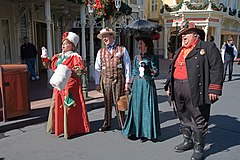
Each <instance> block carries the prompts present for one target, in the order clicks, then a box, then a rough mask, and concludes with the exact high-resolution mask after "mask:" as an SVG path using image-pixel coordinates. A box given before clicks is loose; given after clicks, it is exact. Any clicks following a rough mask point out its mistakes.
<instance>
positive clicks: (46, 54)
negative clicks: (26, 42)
mask: <svg viewBox="0 0 240 160" xmlns="http://www.w3.org/2000/svg"><path fill="white" fill-rule="evenodd" d="M41 49H42V54H41V58H47V57H48V52H47V48H45V47H44V46H43V47H42V48H41Z"/></svg>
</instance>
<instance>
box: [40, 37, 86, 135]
mask: <svg viewBox="0 0 240 160" xmlns="http://www.w3.org/2000/svg"><path fill="white" fill-rule="evenodd" d="M78 41H79V36H78V35H76V34H75V33H73V32H65V33H64V34H63V36H62V53H59V54H56V55H54V56H53V57H52V59H51V62H50V60H48V57H47V56H46V55H45V54H46V53H44V52H43V53H42V56H41V57H42V60H43V64H44V66H45V67H47V68H51V69H52V70H53V71H54V73H53V75H52V77H51V79H50V84H51V85H52V86H53V87H54V88H53V98H52V104H51V106H50V111H49V117H48V124H47V131H48V132H50V133H54V134H55V135H56V136H60V135H62V134H63V135H64V138H69V137H70V136H73V135H76V134H84V133H88V132H90V126H89V120H88V115H87V111H86V105H85V101H84V98H83V94H82V85H81V78H80V77H81V75H82V74H85V67H84V61H83V60H82V58H81V56H80V55H79V54H78V53H76V52H74V50H75V48H76V46H77V44H78Z"/></svg>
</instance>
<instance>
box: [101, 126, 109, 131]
mask: <svg viewBox="0 0 240 160" xmlns="http://www.w3.org/2000/svg"><path fill="white" fill-rule="evenodd" d="M110 128H111V127H110V126H102V127H101V128H99V130H98V131H99V132H104V131H108V130H109V129H110Z"/></svg>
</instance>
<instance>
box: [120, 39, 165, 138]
mask: <svg viewBox="0 0 240 160" xmlns="http://www.w3.org/2000/svg"><path fill="white" fill-rule="evenodd" d="M136 40H137V41H138V49H139V51H140V52H141V53H140V54H139V55H137V56H135V57H134V61H133V65H132V91H131V94H130V99H129V109H128V115H127V119H126V121H125V124H124V127H123V130H122V134H123V135H124V136H126V137H128V138H129V139H131V138H133V137H134V138H139V139H141V141H142V142H145V141H147V140H154V141H156V140H158V139H159V137H160V134H161V132H160V121H159V110H158V100H157V91H156V86H155V83H154V78H155V77H157V76H158V75H159V59H158V58H157V56H156V55H154V54H153V40H152V39H151V38H150V37H148V35H138V36H137V38H136Z"/></svg>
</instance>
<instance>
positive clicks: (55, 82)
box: [49, 64, 72, 90]
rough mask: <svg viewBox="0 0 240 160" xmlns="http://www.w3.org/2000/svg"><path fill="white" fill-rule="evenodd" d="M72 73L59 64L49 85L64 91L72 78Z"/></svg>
mask: <svg viewBox="0 0 240 160" xmlns="http://www.w3.org/2000/svg"><path fill="white" fill-rule="evenodd" d="M71 74H72V71H71V70H70V69H69V68H68V67H67V66H66V65H63V64H59V65H58V67H57V69H55V71H54V73H53V75H52V77H51V79H50V81H49V83H50V84H51V85H52V86H53V87H54V88H56V89H58V90H63V89H64V88H65V86H66V84H67V82H68V80H69V78H70V77H71Z"/></svg>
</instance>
